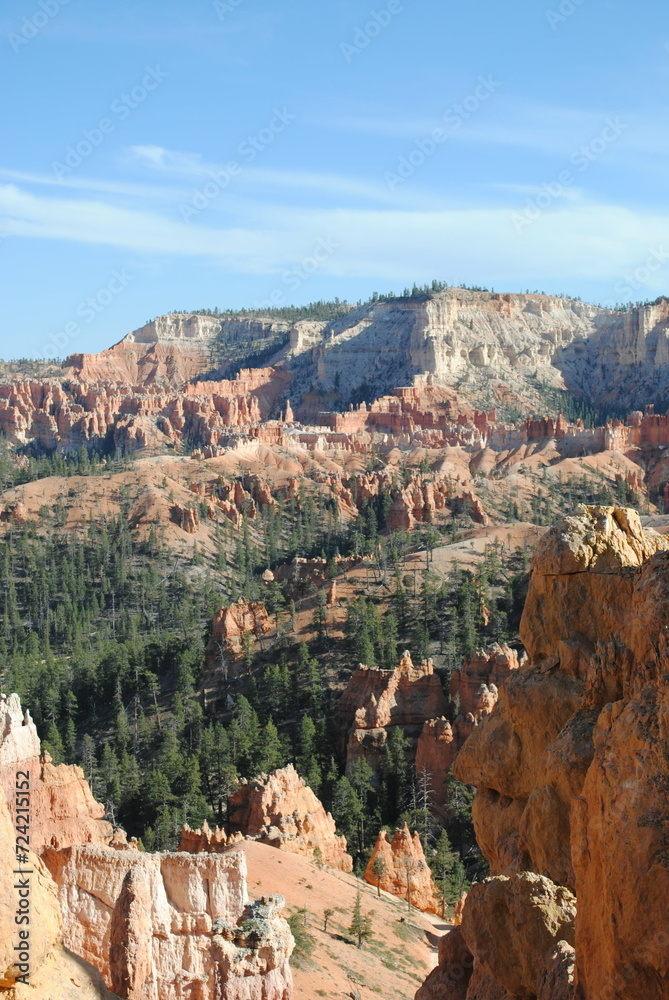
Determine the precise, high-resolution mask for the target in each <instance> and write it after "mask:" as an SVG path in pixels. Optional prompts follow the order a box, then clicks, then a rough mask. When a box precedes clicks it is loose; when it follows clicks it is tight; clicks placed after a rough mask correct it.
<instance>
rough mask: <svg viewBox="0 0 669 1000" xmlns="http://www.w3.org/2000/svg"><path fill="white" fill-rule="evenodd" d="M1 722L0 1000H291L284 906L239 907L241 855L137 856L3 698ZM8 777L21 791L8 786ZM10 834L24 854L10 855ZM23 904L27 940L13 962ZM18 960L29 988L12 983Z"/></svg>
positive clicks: (79, 780) (13, 698)
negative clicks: (20, 841)
mask: <svg viewBox="0 0 669 1000" xmlns="http://www.w3.org/2000/svg"><path fill="white" fill-rule="evenodd" d="M0 726H1V729H0V734H1V739H0V779H1V781H0V842H2V844H3V845H4V847H5V850H4V851H3V853H2V857H1V858H0V992H2V990H3V989H10V988H11V989H14V990H15V993H13V994H12V996H15V997H16V1000H24V998H27V997H32V996H34V995H39V996H45V997H46V996H47V995H48V996H49V998H50V1000H73V997H74V996H76V997H78V998H79V1000H113V998H114V997H120V998H122V1000H192V998H195V997H201V998H203V1000H204V998H205V997H207V998H209V997H211V998H213V1000H290V997H291V995H292V991H291V982H292V979H291V973H290V968H289V964H288V960H289V958H290V953H291V951H292V947H293V940H292V936H291V933H290V929H289V927H288V924H287V923H286V922H285V921H284V920H283V919H282V918H280V917H279V916H278V911H279V909H280V908H281V906H282V902H281V901H280V900H262V901H261V902H260V903H250V902H249V900H248V895H247V889H246V859H245V856H244V854H243V852H241V851H239V850H234V849H232V850H230V849H228V851H227V853H225V854H220V853H201V854H198V855H194V854H186V853H180V854H145V853H143V852H139V851H138V850H137V849H136V842H135V841H134V840H131V841H130V843H127V841H126V837H125V834H123V833H122V832H121V831H116V832H115V833H113V831H112V827H111V825H110V824H108V823H105V822H104V821H103V820H102V816H103V815H104V809H103V807H102V806H100V805H99V803H97V802H96V801H95V799H94V798H93V796H92V794H91V791H90V788H89V786H88V783H87V782H86V780H85V778H84V775H83V772H82V771H81V769H80V768H78V767H73V766H65V765H59V766H54V765H53V764H52V763H51V761H50V758H49V756H48V754H43V753H41V747H40V741H39V737H38V735H37V731H36V729H35V726H34V724H33V722H32V720H31V718H30V714H29V713H28V712H25V713H23V712H22V710H21V704H20V701H19V698H18V697H17V695H10V697H9V698H7V697H6V696H4V695H3V696H2V698H1V701H0ZM17 775H18V776H19V777H17ZM19 778H20V782H21V786H23V785H24V784H25V785H26V786H27V787H26V788H24V787H21V788H20V789H19V791H18V792H17V781H19ZM8 803H9V805H8ZM321 808H322V807H321ZM26 814H27V816H28V819H26V818H25V816H26ZM333 825H334V824H333ZM18 833H21V834H22V835H23V836H24V837H25V838H26V842H27V843H29V844H30V847H31V848H32V850H31V851H28V849H27V848H26V850H25V852H24V853H23V854H21V853H20V852H19V853H15V852H14V844H15V842H16V838H17V835H18ZM237 839H238V838H235V837H232V838H227V847H228V848H230V845H231V844H233V843H234V842H235V841H236V840H237ZM36 852H39V856H38V854H37V853H36ZM24 871H25V876H24V875H23V874H22V872H24ZM24 879H27V884H26V883H25V881H24ZM23 899H27V901H28V903H27V904H26V903H24V902H22V900H23ZM59 904H60V905H59ZM24 906H27V907H28V909H27V912H28V914H29V917H30V923H29V932H30V934H29V939H28V944H27V945H25V946H24V948H23V950H21V951H19V952H18V955H19V956H22V955H23V951H25V950H27V956H26V961H25V962H23V961H22V963H21V965H20V966H19V967H16V965H15V962H16V953H15V948H18V947H19V946H21V945H22V944H24V943H23V942H22V941H21V940H20V938H19V934H20V930H21V927H22V926H23V925H22V924H17V923H16V922H15V916H16V915H17V914H18V915H19V916H20V915H21V913H22V912H23V907H24ZM23 966H28V967H29V969H28V975H29V978H28V982H27V984H23V983H21V982H18V983H17V982H16V980H17V976H18V975H19V974H20V973H21V972H22V971H23ZM105 984H106V985H105ZM35 989H37V990H41V992H39V993H38V994H35V993H34V990H35ZM110 990H111V991H113V995H112V993H110V992H109V991H110Z"/></svg>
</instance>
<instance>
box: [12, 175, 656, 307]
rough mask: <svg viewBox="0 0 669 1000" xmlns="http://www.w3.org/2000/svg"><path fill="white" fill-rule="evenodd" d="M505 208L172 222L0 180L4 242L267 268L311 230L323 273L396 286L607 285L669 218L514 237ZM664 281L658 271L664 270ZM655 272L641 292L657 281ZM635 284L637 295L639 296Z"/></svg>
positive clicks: (614, 219)
mask: <svg viewBox="0 0 669 1000" xmlns="http://www.w3.org/2000/svg"><path fill="white" fill-rule="evenodd" d="M512 211H513V209H510V208H494V209H490V210H487V209H481V208H473V207H470V206H464V205H463V206H455V207H451V208H447V209H442V210H440V211H433V212H427V211H398V210H391V209H389V208H381V209H376V210H375V209H370V208H364V209H355V208H346V209H342V208H339V209H319V210H314V209H308V208H292V207H286V206H281V205H267V204H262V205H261V204H256V205H255V206H250V207H249V211H248V213H247V216H246V218H247V222H246V224H245V225H237V226H232V227H228V228H223V227H215V226H212V225H210V226H205V225H194V224H190V225H188V224H184V223H181V222H180V221H179V220H178V218H167V217H165V216H164V215H162V214H160V213H158V212H151V211H147V210H145V209H142V210H134V209H131V208H127V207H116V206H113V205H109V204H106V203H104V202H102V201H86V200H77V199H68V198H58V199H55V198H47V197H38V196H36V195H34V194H29V193H26V192H25V191H22V190H21V189H20V188H18V187H17V186H15V185H4V186H0V217H1V218H0V225H2V228H3V230H4V231H6V232H8V233H9V234H11V235H14V236H15V237H26V238H27V237H30V238H32V239H42V240H67V241H72V242H77V243H81V244H89V245H90V244H99V245H106V246H113V247H119V248H123V249H125V250H127V251H131V252H135V253H139V254H144V255H146V254H149V255H159V256H165V255H172V256H183V257H197V256H199V257H203V258H208V259H209V260H212V261H215V262H218V263H219V264H220V265H221V266H222V267H225V268H226V269H228V270H230V271H232V272H238V273H242V272H243V273H249V274H268V275H269V274H276V273H280V272H281V271H282V269H284V268H286V267H290V266H292V265H293V264H294V263H295V262H297V261H299V260H301V259H302V258H303V257H304V256H305V255H307V254H308V253H309V252H310V249H311V247H312V246H313V244H314V242H315V240H317V239H318V238H319V237H322V238H331V239H333V240H335V241H336V242H337V243H339V244H340V248H339V249H338V250H337V251H336V252H335V253H333V254H332V255H331V256H330V257H329V259H328V260H327V261H326V262H325V263H324V264H323V266H322V268H321V269H320V270H321V273H322V274H324V275H331V276H340V277H343V276H347V277H350V276H355V277H378V276H383V277H384V278H385V279H386V280H388V281H394V282H397V283H398V284H399V283H401V284H402V286H403V285H404V284H405V283H406V281H407V279H408V277H410V276H413V275H432V276H435V275H440V276H443V277H446V278H449V279H452V280H459V278H460V276H463V275H464V276H469V275H479V276H480V279H481V280H482V281H485V280H488V281H489V280H490V278H489V277H488V276H492V277H494V281H495V282H496V283H498V286H499V287H501V285H502V284H505V285H506V286H507V287H518V286H521V285H522V287H526V286H533V287H536V285H537V283H538V284H540V285H542V286H545V285H546V284H547V283H549V282H550V283H551V284H552V287H556V286H560V285H561V284H562V283H563V282H567V281H570V282H572V284H573V283H574V282H576V283H578V282H583V281H598V282H600V283H601V282H604V283H607V284H608V283H610V285H611V289H612V290H611V299H612V300H613V299H615V298H616V294H615V291H614V288H615V284H616V282H617V281H619V280H621V279H622V278H623V277H624V275H625V273H627V272H629V271H630V270H634V269H635V268H638V267H639V266H641V265H642V264H643V262H644V261H645V260H646V258H647V256H648V254H649V252H650V251H651V250H653V249H657V250H660V251H662V252H664V248H667V251H669V216H667V215H661V214H658V213H652V212H644V211H641V210H636V211H635V210H632V209H627V208H622V207H620V206H616V205H610V204H600V203H596V202H593V201H588V200H587V198H585V197H584V196H580V198H579V199H577V200H570V201H560V202H556V203H555V204H554V205H553V206H552V208H551V209H550V210H549V211H546V212H545V213H544V214H543V215H541V216H540V217H539V218H538V219H537V220H536V221H534V222H533V223H532V225H531V226H528V227H527V228H526V229H525V230H524V231H523V232H520V233H518V232H516V229H515V228H514V225H513V222H512ZM667 277H668V278H669V269H668V270H667ZM664 279H665V274H664V269H661V270H658V271H657V272H655V273H653V275H652V276H651V279H650V281H649V283H648V294H654V293H657V292H659V291H661V290H662V288H667V286H668V285H669V281H665V280H664ZM645 294H646V292H645V290H642V292H641V293H640V294H639V296H638V297H640V298H642V297H644V296H645Z"/></svg>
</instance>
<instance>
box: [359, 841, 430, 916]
mask: <svg viewBox="0 0 669 1000" xmlns="http://www.w3.org/2000/svg"><path fill="white" fill-rule="evenodd" d="M377 861H379V862H381V863H382V864H383V873H382V874H381V875H378V874H377V873H376V872H375V871H374V865H375V862H377ZM365 880H366V881H367V882H369V883H370V884H371V885H375V886H377V887H378V886H380V888H381V889H384V890H385V891H386V892H390V893H392V895H393V896H400V897H401V898H402V899H406V900H407V902H409V903H411V905H412V906H415V907H416V909H418V910H425V911H426V912H428V913H440V912H441V907H440V903H439V899H438V893H437V887H436V885H435V884H434V880H433V878H432V872H431V871H430V867H429V865H428V863H427V861H426V860H425V853H424V851H423V845H422V844H421V841H420V837H419V836H418V834H417V833H414V835H413V837H412V836H411V832H410V830H409V827H408V826H407V825H406V823H405V824H404V826H403V827H402V829H401V830H396V831H395V835H394V836H393V839H392V840H388V834H387V833H386V831H385V830H381V832H380V833H379V836H378V837H377V840H376V844H375V845H374V850H373V851H372V854H371V857H370V859H369V863H368V865H367V868H366V870H365Z"/></svg>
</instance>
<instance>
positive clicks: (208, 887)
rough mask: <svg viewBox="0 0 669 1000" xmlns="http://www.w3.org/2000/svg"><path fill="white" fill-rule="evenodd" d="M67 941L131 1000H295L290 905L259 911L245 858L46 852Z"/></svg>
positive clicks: (239, 854) (101, 850) (100, 849)
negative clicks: (283, 913) (284, 914)
mask: <svg viewBox="0 0 669 1000" xmlns="http://www.w3.org/2000/svg"><path fill="white" fill-rule="evenodd" d="M45 861H46V863H47V865H48V867H49V870H50V871H51V874H52V876H53V879H54V881H55V882H56V884H57V885H58V889H59V899H60V905H61V909H62V912H63V939H64V941H65V944H66V946H67V947H68V948H69V949H70V951H72V952H74V953H75V954H77V955H79V956H81V957H82V958H84V959H85V960H87V961H89V962H90V963H91V964H93V965H95V966H96V968H98V969H99V970H100V972H101V974H102V976H103V978H104V979H105V981H106V982H107V984H108V985H109V987H110V988H111V989H112V990H113V991H114V992H115V993H117V994H118V995H119V996H120V997H122V998H124V1000H191V998H193V997H201V998H202V1000H204V998H211V1000H247V998H248V1000H290V997H291V995H292V989H291V984H292V977H291V972H290V967H289V958H290V954H291V951H292V947H293V941H292V936H291V933H290V929H289V927H288V924H287V923H286V921H285V920H283V918H281V917H280V916H279V915H278V914H279V911H280V909H281V908H282V906H283V899H282V898H281V897H273V898H271V899H265V900H261V901H260V902H258V903H250V902H249V899H248V894H247V888H246V876H247V872H246V858H245V856H244V853H243V851H240V850H233V851H231V852H228V853H226V854H199V855H191V854H185V853H178V854H145V853H142V852H139V851H136V850H133V849H132V848H128V847H125V848H124V849H121V850H115V849H113V848H112V847H106V846H103V845H84V846H77V847H70V848H66V849H65V850H61V851H56V850H53V849H47V850H46V852H45Z"/></svg>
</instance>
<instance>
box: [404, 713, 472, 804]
mask: <svg viewBox="0 0 669 1000" xmlns="http://www.w3.org/2000/svg"><path fill="white" fill-rule="evenodd" d="M475 725H476V720H475V719H474V717H473V715H470V716H469V717H468V718H466V719H463V718H462V716H458V718H457V719H455V720H454V721H453V722H449V721H448V719H446V718H444V717H443V716H442V717H441V718H440V719H427V720H426V721H425V722H424V723H423V728H422V729H421V731H420V736H419V737H418V743H417V744H416V760H415V772H416V776H417V777H418V780H419V782H420V781H423V780H424V779H425V780H426V787H427V788H428V789H429V791H430V799H431V805H432V809H433V812H434V814H435V816H436V817H437V818H438V819H440V820H442V821H444V820H445V819H446V795H447V791H448V788H447V782H448V774H449V771H450V770H451V766H452V764H453V761H454V760H455V758H456V756H457V753H458V751H459V750H460V749H461V747H462V746H463V744H464V742H465V740H466V739H467V737H468V736H469V735H470V733H471V732H472V730H473V728H474V726H475Z"/></svg>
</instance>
